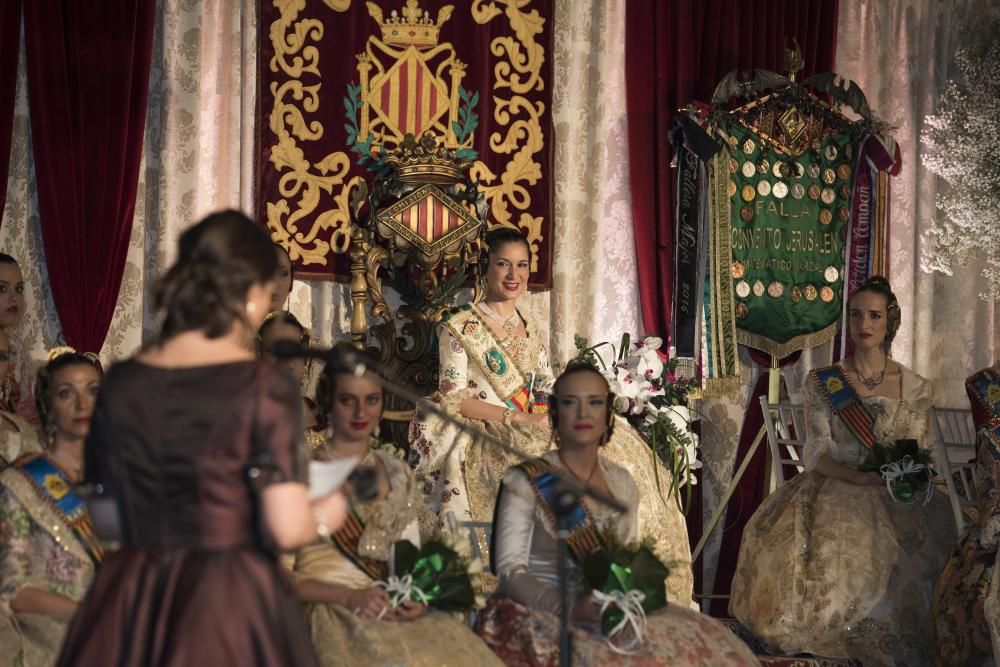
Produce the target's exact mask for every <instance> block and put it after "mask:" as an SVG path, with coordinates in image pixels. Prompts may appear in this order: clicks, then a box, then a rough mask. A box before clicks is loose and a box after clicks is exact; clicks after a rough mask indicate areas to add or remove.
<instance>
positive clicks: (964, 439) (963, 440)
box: [931, 407, 976, 537]
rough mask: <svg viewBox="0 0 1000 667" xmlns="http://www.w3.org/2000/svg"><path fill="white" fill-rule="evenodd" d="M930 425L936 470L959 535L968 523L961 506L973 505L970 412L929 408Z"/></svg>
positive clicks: (973, 448) (973, 444)
mask: <svg viewBox="0 0 1000 667" xmlns="http://www.w3.org/2000/svg"><path fill="white" fill-rule="evenodd" d="M931 428H933V429H934V439H935V441H936V447H937V459H938V460H937V465H938V467H940V468H943V470H939V471H938V472H939V473H940V474H941V476H942V477H944V483H945V486H947V487H948V499H949V500H950V501H951V510H952V512H954V514H955V528H956V529H957V530H958V534H959V536H960V537H961V535H962V534H963V533H964V532H965V529H966V527H967V524H968V521H967V520H966V517H965V514H964V513H963V512H962V508H963V507H972V508H974V507H976V463H975V461H976V427H975V424H973V422H972V411H971V410H966V409H959V408H938V407H931ZM956 477H957V478H958V480H957V483H956V479H955V478H956ZM959 485H961V489H962V493H961V495H960V494H959V492H958V486H959Z"/></svg>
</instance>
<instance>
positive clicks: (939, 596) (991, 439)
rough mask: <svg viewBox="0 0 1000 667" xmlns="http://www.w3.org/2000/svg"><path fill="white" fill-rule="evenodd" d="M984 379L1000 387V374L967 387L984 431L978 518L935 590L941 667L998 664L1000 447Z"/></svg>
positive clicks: (934, 633) (935, 644)
mask: <svg viewBox="0 0 1000 667" xmlns="http://www.w3.org/2000/svg"><path fill="white" fill-rule="evenodd" d="M983 375H985V376H986V377H987V378H990V379H992V380H993V386H997V381H998V380H1000V370H998V368H997V366H994V367H993V368H987V369H984V370H982V371H979V372H978V373H976V374H975V375H974V376H973V377H971V378H969V380H968V381H967V382H966V388H967V391H968V392H969V399H970V403H971V404H972V413H973V418H974V420H975V422H976V425H977V427H979V433H978V438H977V448H976V449H977V456H976V477H975V489H976V509H977V512H976V514H977V517H978V518H977V521H976V522H975V523H974V524H973V525H972V526H971V527H970V528H969V530H968V532H967V533H966V534H965V536H964V537H963V538H962V540H961V542H959V544H958V546H957V547H956V548H955V551H954V553H952V555H951V558H949V559H948V563H947V564H946V565H945V567H944V570H943V571H942V572H941V576H940V577H939V578H938V582H937V587H936V588H935V589H934V607H933V609H932V611H931V620H932V624H931V647H932V649H933V653H934V664H935V665H937V666H938V667H959V666H963V667H964V666H966V665H968V666H977V665H993V664H995V658H994V653H993V646H994V641H995V640H997V639H1000V590H996V589H997V587H995V586H992V585H991V584H992V581H993V573H994V571H995V569H996V558H997V539H998V537H1000V442H998V438H997V436H996V435H995V433H991V432H990V431H991V430H992V429H993V428H995V424H996V419H997V417H998V415H996V414H994V411H993V409H992V405H986V404H984V402H983V398H985V397H982V396H979V395H978V394H977V393H976V392H975V391H974V390H973V389H972V388H971V387H970V385H971V384H972V383H973V382H974V381H975V380H976V379H977V378H980V377H982V376H983ZM990 398H995V397H990ZM995 404H996V401H995V400H994V401H993V405H995ZM991 635H992V636H991Z"/></svg>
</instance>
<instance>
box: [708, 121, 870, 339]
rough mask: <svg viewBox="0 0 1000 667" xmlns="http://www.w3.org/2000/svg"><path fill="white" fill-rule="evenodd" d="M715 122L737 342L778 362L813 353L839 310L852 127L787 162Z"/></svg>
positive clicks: (759, 138) (748, 133)
mask: <svg viewBox="0 0 1000 667" xmlns="http://www.w3.org/2000/svg"><path fill="white" fill-rule="evenodd" d="M726 121H729V122H726ZM723 122H724V123H725V124H724V125H717V126H716V127H717V129H718V130H719V131H720V134H721V135H722V136H725V137H726V140H727V147H728V152H729V182H728V194H729V198H730V203H731V206H730V211H731V215H732V229H731V234H732V262H731V265H730V272H731V275H732V279H733V294H734V298H735V307H734V312H735V317H736V326H737V340H738V342H740V343H742V344H744V345H748V346H750V347H753V348H756V349H759V350H762V351H764V352H767V353H769V354H772V355H774V356H776V357H779V358H780V357H784V356H786V355H788V354H790V353H792V352H794V351H795V350H800V349H803V348H806V347H813V346H816V345H820V344H822V343H824V342H826V341H827V340H829V339H830V338H832V337H833V335H834V333H835V332H836V326H837V320H838V318H839V317H840V313H841V308H842V305H843V285H844V276H843V275H842V273H843V267H844V247H845V242H846V238H847V230H848V222H849V220H850V217H851V192H852V187H853V182H854V166H853V165H854V158H855V147H856V146H857V143H858V140H859V135H858V133H857V132H856V131H855V129H856V128H855V127H854V126H847V130H846V131H845V132H841V133H838V134H829V135H827V136H826V137H825V138H824V140H823V141H822V142H821V143H819V144H818V145H817V146H815V147H813V148H810V149H808V150H806V151H804V152H802V153H801V154H799V155H791V154H789V153H788V152H785V151H784V150H782V149H781V147H779V146H778V145H776V144H775V143H774V142H772V141H770V140H769V138H768V136H767V135H766V134H764V133H763V132H757V131H754V130H752V129H750V128H749V127H747V126H746V125H744V124H743V123H740V122H738V121H736V120H735V119H734V118H733V117H731V116H730V117H728V118H726V119H725V120H723Z"/></svg>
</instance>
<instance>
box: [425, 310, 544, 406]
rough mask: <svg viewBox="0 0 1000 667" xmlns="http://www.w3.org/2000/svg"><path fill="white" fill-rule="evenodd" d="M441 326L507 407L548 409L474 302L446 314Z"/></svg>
mask: <svg viewBox="0 0 1000 667" xmlns="http://www.w3.org/2000/svg"><path fill="white" fill-rule="evenodd" d="M441 326H443V327H444V328H445V329H447V330H448V331H449V332H451V335H452V336H454V337H455V339H456V340H457V341H458V342H459V343H460V344H461V345H462V347H463V348H464V349H465V353H466V354H467V355H468V356H469V359H470V361H471V362H472V363H474V364H475V365H476V366H477V367H479V370H480V371H482V373H483V375H484V376H485V377H486V380H487V381H488V382H489V383H490V386H491V387H492V388H493V391H494V392H495V393H496V395H497V396H499V397H500V400H502V401H503V402H504V404H505V405H506V406H507V407H509V408H513V409H515V410H520V411H521V412H529V411H530V412H548V403H547V402H545V401H532V395H531V394H532V392H531V389H532V387H531V383H529V382H528V380H527V375H528V374H526V373H524V372H523V371H522V370H521V369H520V368H518V366H517V364H516V363H515V362H514V360H513V358H511V357H510V356H509V355H508V354H507V352H506V350H504V347H503V345H501V344H500V341H498V340H497V338H496V336H495V335H493V330H492V329H490V327H489V326H488V325H487V324H486V322H484V321H483V319H482V318H481V317H480V316H479V312H478V311H477V310H476V309H475V308H474V307H473V306H472V305H471V304H466V305H464V306H459V307H458V308H454V309H452V310H450V311H448V312H447V313H445V315H444V319H443V320H442V322H441Z"/></svg>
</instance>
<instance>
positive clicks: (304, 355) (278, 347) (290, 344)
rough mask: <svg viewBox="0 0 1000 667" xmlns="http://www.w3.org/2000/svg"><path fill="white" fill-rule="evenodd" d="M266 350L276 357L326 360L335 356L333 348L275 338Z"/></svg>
mask: <svg viewBox="0 0 1000 667" xmlns="http://www.w3.org/2000/svg"><path fill="white" fill-rule="evenodd" d="M267 351H268V353H269V354H270V355H271V356H273V357H275V358H276V359H322V360H324V361H326V360H328V359H331V358H333V357H335V356H337V352H336V351H335V350H320V349H316V348H312V347H306V346H305V345H303V344H302V343H297V342H295V341H294V340H276V341H274V342H273V343H271V345H269V346H268V348H267Z"/></svg>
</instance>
